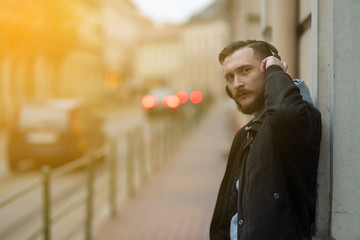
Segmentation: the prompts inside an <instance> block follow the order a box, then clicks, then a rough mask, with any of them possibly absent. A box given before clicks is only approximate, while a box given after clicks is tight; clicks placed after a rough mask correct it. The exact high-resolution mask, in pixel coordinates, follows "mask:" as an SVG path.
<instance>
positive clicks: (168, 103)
mask: <svg viewBox="0 0 360 240" xmlns="http://www.w3.org/2000/svg"><path fill="white" fill-rule="evenodd" d="M163 104H164V106H165V107H168V108H172V109H175V108H177V107H179V105H180V99H179V97H178V96H176V95H169V96H166V97H165V98H164V101H163Z"/></svg>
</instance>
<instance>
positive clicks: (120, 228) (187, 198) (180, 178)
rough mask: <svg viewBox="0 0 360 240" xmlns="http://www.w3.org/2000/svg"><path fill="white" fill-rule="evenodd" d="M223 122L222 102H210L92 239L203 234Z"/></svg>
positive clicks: (192, 239)
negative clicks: (156, 168) (163, 161)
mask: <svg viewBox="0 0 360 240" xmlns="http://www.w3.org/2000/svg"><path fill="white" fill-rule="evenodd" d="M227 124H228V119H227V114H226V108H225V107H224V104H222V103H220V104H217V105H215V106H214V107H213V108H212V109H211V110H210V111H209V112H208V113H207V116H205V117H204V118H203V119H202V120H201V121H200V123H199V124H198V126H196V127H195V128H194V129H193V131H192V132H191V133H190V134H189V135H188V136H187V137H186V138H185V140H184V141H183V142H182V143H181V144H180V145H179V146H178V149H177V151H175V152H174V154H172V157H170V158H171V159H168V162H167V163H166V164H165V165H164V166H162V167H161V168H160V169H159V171H158V172H157V173H156V174H155V175H154V176H152V177H150V179H149V180H148V181H147V182H146V184H145V185H144V186H142V187H141V188H140V190H139V192H138V193H137V194H136V196H135V197H134V198H133V199H131V200H128V201H126V202H125V203H124V204H122V205H121V206H119V208H118V214H117V216H116V217H114V218H112V219H109V220H107V221H106V222H105V223H104V224H103V226H101V227H100V228H99V230H98V231H97V232H96V233H95V234H94V238H93V239H95V240H140V239H141V240H205V239H209V234H208V232H209V225H210V221H211V217H212V212H213V209H214V206H215V201H216V196H217V191H218V188H219V186H220V182H221V179H222V176H223V174H224V170H225V164H226V159H225V157H224V146H225V147H226V146H227V145H226V143H228V142H229V136H228V127H227ZM231 137H232V136H230V140H231ZM228 147H229V146H228Z"/></svg>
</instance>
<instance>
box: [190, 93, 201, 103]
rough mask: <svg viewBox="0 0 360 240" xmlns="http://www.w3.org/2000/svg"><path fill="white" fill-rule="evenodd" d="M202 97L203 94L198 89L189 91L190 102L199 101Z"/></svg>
mask: <svg viewBox="0 0 360 240" xmlns="http://www.w3.org/2000/svg"><path fill="white" fill-rule="evenodd" d="M202 99H203V95H202V93H201V92H200V91H197V90H195V91H192V92H191V93H190V101H191V102H192V103H194V104H198V103H201V101H202Z"/></svg>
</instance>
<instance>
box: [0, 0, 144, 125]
mask: <svg viewBox="0 0 360 240" xmlns="http://www.w3.org/2000/svg"><path fill="white" fill-rule="evenodd" d="M141 21H143V18H142V17H140V16H139V15H138V13H137V10H136V9H135V7H134V5H133V4H132V3H131V2H130V1H129V0H121V1H110V0H109V1H99V0H76V1H72V2H71V3H67V4H63V2H62V1H60V0H39V1H37V2H36V3H32V2H26V3H24V2H23V1H3V2H2V3H1V7H0V29H1V35H2V37H1V38H0V46H1V47H0V107H1V110H2V112H1V114H0V122H1V123H3V124H5V125H6V124H7V123H8V122H9V121H10V119H11V117H12V115H13V112H14V111H15V109H16V108H17V106H19V105H21V104H23V103H25V102H30V101H41V100H46V99H50V98H77V99H81V100H82V101H83V102H85V103H95V102H98V101H99V100H101V99H102V98H103V97H104V96H107V95H109V94H112V95H116V94H119V93H121V90H122V88H123V85H124V83H125V82H126V80H128V79H129V76H130V75H131V71H132V66H131V62H132V47H133V46H134V44H135V43H136V41H135V39H136V38H137V32H138V31H140V30H139V26H142V22H141Z"/></svg>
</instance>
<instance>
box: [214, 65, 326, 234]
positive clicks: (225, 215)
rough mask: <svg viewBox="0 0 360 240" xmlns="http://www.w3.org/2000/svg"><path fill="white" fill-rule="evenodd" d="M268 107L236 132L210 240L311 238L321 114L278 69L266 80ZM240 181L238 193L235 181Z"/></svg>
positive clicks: (271, 69) (274, 68)
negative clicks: (233, 229)
mask: <svg viewBox="0 0 360 240" xmlns="http://www.w3.org/2000/svg"><path fill="white" fill-rule="evenodd" d="M265 81H266V83H265V109H264V112H263V113H262V115H261V117H260V118H259V119H257V120H256V121H251V122H250V123H248V124H247V125H246V126H244V127H243V128H241V129H240V130H239V131H238V133H237V134H236V136H235V138H234V140H233V144H232V147H231V150H230V154H229V159H228V163H227V167H226V170H225V176H224V178H223V181H222V183H221V186H220V190H219V194H218V198H217V202H216V206H215V210H214V214H213V219H212V222H211V226H210V239H211V240H220V239H221V240H222V239H230V235H229V234H230V221H231V218H232V217H233V216H234V214H235V213H236V212H238V216H239V224H238V240H245V239H246V240H264V239H266V240H282V239H291V240H292V239H302V240H303V239H311V230H310V229H311V226H312V224H313V222H314V216H315V205H316V185H317V167H318V159H319V148H320V139H321V116H320V113H319V111H318V110H316V109H315V108H314V107H313V106H312V105H311V104H309V103H308V102H306V101H304V100H303V99H302V96H301V95H300V91H299V88H298V87H296V85H295V84H294V83H293V81H292V79H291V78H290V76H289V75H287V74H286V73H285V72H283V71H282V69H281V68H280V67H279V66H270V67H269V68H268V69H267V71H266V76H265ZM237 179H239V192H237V190H236V187H235V183H236V180H237Z"/></svg>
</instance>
